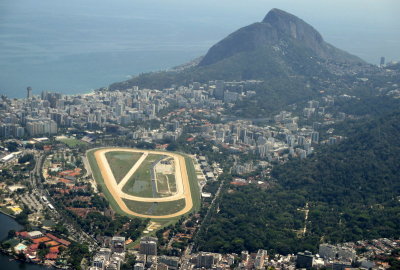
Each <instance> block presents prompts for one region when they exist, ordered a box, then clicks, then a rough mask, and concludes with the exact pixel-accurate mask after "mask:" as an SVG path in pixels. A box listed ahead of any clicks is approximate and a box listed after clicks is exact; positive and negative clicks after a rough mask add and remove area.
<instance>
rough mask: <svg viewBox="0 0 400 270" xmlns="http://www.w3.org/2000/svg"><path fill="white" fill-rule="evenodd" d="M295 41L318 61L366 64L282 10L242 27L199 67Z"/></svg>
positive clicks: (273, 11)
mask: <svg viewBox="0 0 400 270" xmlns="http://www.w3.org/2000/svg"><path fill="white" fill-rule="evenodd" d="M291 42H294V43H296V44H297V45H299V46H302V47H304V49H306V50H311V51H312V53H313V54H314V55H315V56H316V57H319V58H322V59H329V60H332V61H337V62H358V63H362V62H363V61H362V60H361V59H359V58H358V57H355V56H353V55H350V54H348V53H346V52H343V51H341V50H339V49H336V48H335V47H333V46H332V45H330V44H328V43H326V42H325V41H324V40H323V38H322V36H321V34H320V33H318V31H317V30H315V29H314V28H313V27H312V26H311V25H309V24H307V23H306V22H304V21H303V20H301V19H299V18H297V17H296V16H294V15H292V14H289V13H287V12H285V11H283V10H279V9H272V10H271V11H270V12H268V14H267V15H266V16H265V18H264V20H263V21H262V22H258V23H254V24H251V25H249V26H246V27H243V28H241V29H239V30H237V31H236V32H234V33H232V34H230V35H229V36H228V37H226V38H225V39H223V40H222V41H220V42H218V43H217V44H215V45H214V46H213V47H211V48H210V50H209V51H208V53H207V54H206V56H205V57H204V58H203V60H202V61H201V62H200V64H199V65H200V66H207V65H211V64H214V63H217V62H219V61H221V60H223V59H226V58H228V57H231V56H233V55H235V54H238V53H242V52H249V51H254V50H256V49H259V48H261V47H265V49H266V50H268V49H277V48H278V49H279V47H280V46H281V45H282V44H287V43H291Z"/></svg>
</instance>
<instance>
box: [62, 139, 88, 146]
mask: <svg viewBox="0 0 400 270" xmlns="http://www.w3.org/2000/svg"><path fill="white" fill-rule="evenodd" d="M59 141H60V142H62V143H65V144H66V145H67V146H68V147H71V148H73V147H76V146H79V145H86V144H87V143H86V142H83V141H81V140H78V139H75V138H66V139H60V140H59Z"/></svg>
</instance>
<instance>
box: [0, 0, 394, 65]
mask: <svg viewBox="0 0 400 270" xmlns="http://www.w3.org/2000/svg"><path fill="white" fill-rule="evenodd" d="M274 7H276V8H281V9H284V10H286V11H288V12H291V13H293V14H295V15H296V16H298V17H300V18H302V19H304V20H305V21H306V22H308V23H310V24H311V25H313V26H314V27H315V28H316V29H317V30H318V31H319V32H320V33H321V34H322V35H323V37H324V38H325V39H326V40H327V41H328V42H330V43H332V44H333V45H336V46H338V47H340V48H342V49H345V50H348V51H350V52H352V53H355V54H358V55H359V56H361V57H363V58H364V59H365V58H367V60H369V61H372V60H374V59H375V58H377V57H378V56H379V55H387V58H388V59H397V60H400V52H399V51H400V50H395V48H396V46H398V45H400V41H399V40H400V18H399V11H400V1H399V0H347V1H345V0H290V1H289V0H279V1H262V0H246V1H244V0H240V1H239V0H202V1H191V0H140V1H138V0H113V1H111V0H69V1H63V0H51V1H50V0H41V1H38V0H21V1H12V0H5V1H2V3H0V42H7V36H4V35H3V36H2V35H1V34H2V30H3V29H4V28H6V27H7V24H8V23H9V21H10V20H13V19H15V18H18V19H19V20H20V21H21V24H23V23H24V21H26V22H29V23H30V26H29V27H31V28H32V29H29V30H30V31H32V32H33V33H35V32H36V31H38V32H39V31H40V29H39V28H40V27H41V23H44V24H45V23H49V19H53V22H52V23H53V26H52V29H51V31H49V32H48V33H47V35H48V37H49V39H48V43H47V44H46V40H41V42H42V43H43V44H44V45H45V47H48V48H50V49H57V48H54V47H53V48H51V46H52V45H54V46H61V47H60V48H58V49H60V50H63V47H65V45H64V46H63V45H62V44H56V43H55V42H54V40H53V39H52V38H53V37H56V36H57V35H64V33H65V34H66V35H67V36H66V37H65V38H66V39H67V38H68V37H69V36H68V35H70V34H71V38H72V37H73V38H74V40H69V41H68V45H71V46H78V47H80V48H81V49H82V51H83V52H85V51H86V50H88V48H87V47H86V46H85V43H86V44H89V47H90V46H91V45H92V44H91V43H90V42H91V40H90V39H91V38H93V33H92V32H93V28H94V26H93V25H92V24H91V23H93V22H95V23H97V26H98V29H97V31H94V32H95V34H96V35H102V34H104V41H103V42H100V43H99V44H98V46H99V47H98V48H95V50H101V49H102V46H104V47H105V48H104V49H110V48H111V47H112V46H115V49H118V48H119V47H121V46H124V44H123V43H124V40H125V39H124V37H123V35H126V34H127V33H129V31H128V29H129V27H130V28H131V29H132V28H134V27H135V25H136V26H137V28H140V27H142V25H143V24H146V29H145V31H146V32H145V33H143V34H144V35H146V36H148V35H149V34H151V32H152V30H151V29H152V28H151V27H153V29H154V34H155V37H154V39H155V40H156V39H157V35H159V36H160V40H158V42H159V43H160V44H161V43H163V42H167V43H168V42H169V43H170V44H171V46H174V45H176V44H177V43H180V42H184V43H187V42H190V41H191V40H192V41H193V42H194V43H201V44H199V45H198V47H199V48H201V49H202V50H203V51H204V50H205V48H208V46H210V45H212V44H213V43H214V42H216V41H217V40H219V39H221V38H223V37H224V36H226V35H227V34H229V33H230V32H231V31H234V30H236V29H237V28H238V27H241V26H245V25H247V24H250V23H252V22H255V21H260V20H261V19H262V18H263V17H264V16H265V14H266V13H267V12H268V11H269V10H270V9H271V8H274ZM45 19H47V20H46V21H42V22H41V20H45ZM139 20H140V21H139ZM129 21H130V22H129ZM132 22H137V24H132ZM21 26H22V27H26V25H25V26H24V25H21ZM126 26H128V27H127V28H128V29H123V28H124V27H126ZM45 27H46V28H47V27H48V26H46V25H45ZM160 28H161V29H164V30H165V31H164V35H160V33H159V32H157V29H160ZM58 30H59V31H58ZM62 31H65V32H62ZM132 31H134V32H135V35H136V37H137V40H136V42H135V43H132V42H130V43H129V44H130V45H131V46H132V47H133V48H139V49H140V48H141V42H140V39H141V37H140V36H139V35H138V34H140V31H138V29H132ZM70 32H73V36H72V33H70ZM196 32H198V35H197V36H198V38H196ZM119 33H120V34H121V36H118V34H119ZM168 33H170V36H169V37H168V36H167V35H168ZM108 36H111V38H113V39H114V40H107V38H108ZM165 36H167V38H166V37H165ZM97 37H98V36H97ZM97 37H96V38H97ZM26 42H27V44H29V42H30V40H29V39H28V40H26ZM119 42H122V45H121V44H120V45H119V44H118V43H119ZM163 45H164V46H167V45H168V44H163ZM33 46H35V44H33ZM144 46H145V47H147V46H148V45H147V44H146V45H144ZM193 46H196V45H195V44H193ZM397 48H399V47H397ZM21 49H23V48H21ZM77 49H78V48H77ZM204 52H205V51H204ZM371 54H372V55H371ZM374 62H377V60H376V61H374Z"/></svg>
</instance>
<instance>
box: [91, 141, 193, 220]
mask: <svg viewBox="0 0 400 270" xmlns="http://www.w3.org/2000/svg"><path fill="white" fill-rule="evenodd" d="M111 151H125V152H135V153H138V152H139V153H143V155H142V157H143V156H145V155H146V156H147V155H148V154H157V155H166V156H170V157H172V158H173V159H174V161H175V181H176V189H177V192H176V193H175V194H174V195H172V196H169V197H162V198H144V197H138V196H133V195H129V194H126V193H124V192H122V187H123V186H124V185H123V184H121V183H122V181H121V183H120V184H117V182H116V180H115V177H114V175H113V173H112V171H111V167H110V165H109V163H108V160H107V158H106V156H105V154H106V153H107V152H111ZM94 156H95V159H96V162H97V165H98V166H99V169H100V172H101V175H102V177H103V180H104V183H105V185H106V187H107V189H108V190H109V192H110V193H111V195H112V196H113V197H114V200H115V201H116V202H117V204H118V206H119V207H120V208H121V210H122V211H123V212H125V213H127V214H129V215H134V216H139V217H145V218H173V217H177V216H180V215H183V214H185V213H187V212H189V211H190V210H191V209H192V207H193V201H192V194H191V192H190V183H189V177H188V174H187V170H186V163H185V158H184V157H183V156H182V155H179V154H175V153H169V152H162V151H149V150H138V149H129V148H101V149H98V150H95V152H94ZM142 157H141V158H142ZM143 160H144V159H143ZM143 160H142V161H141V162H143ZM138 162H139V161H138ZM138 162H137V163H138ZM137 163H136V164H137ZM136 164H135V166H133V167H136V168H135V170H134V168H133V167H132V169H131V170H130V171H129V172H128V174H129V175H133V173H134V172H135V171H136V170H137V168H138V167H139V165H140V164H139V165H138V166H136ZM125 177H126V176H125ZM125 177H124V179H125ZM124 179H123V180H124ZM126 181H127V180H126ZM126 181H125V182H126ZM122 198H124V199H128V200H133V201H139V202H171V201H176V200H180V199H185V207H184V208H183V209H181V210H180V211H178V212H176V213H174V214H168V215H163V216H154V215H145V214H139V213H135V212H133V211H132V210H130V209H129V208H128V207H127V206H126V204H125V203H124V201H123V200H122Z"/></svg>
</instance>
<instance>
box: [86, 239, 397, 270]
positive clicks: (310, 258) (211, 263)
mask: <svg viewBox="0 0 400 270" xmlns="http://www.w3.org/2000/svg"><path fill="white" fill-rule="evenodd" d="M117 239H119V240H117ZM124 240H125V239H123V238H121V237H113V238H112V242H111V243H112V244H111V245H112V246H113V245H115V243H116V241H117V242H118V241H120V243H121V244H120V249H115V248H111V249H110V248H101V249H100V251H99V252H97V253H96V255H95V256H94V259H93V266H92V267H91V268H90V269H91V270H100V269H102V270H104V269H106V270H107V269H113V270H114V269H119V268H115V267H116V265H119V264H117V263H115V262H114V263H113V261H115V260H118V259H115V258H120V257H123V256H124V255H121V254H122V253H123V248H122V247H123V244H122V243H123V242H124ZM399 246H400V241H399V240H390V239H387V238H381V239H376V240H372V241H358V242H349V243H343V244H338V245H331V244H321V245H320V247H319V252H318V254H312V253H311V252H309V251H304V252H299V253H297V254H296V255H294V254H289V255H279V254H276V255H269V254H268V252H267V251H266V250H263V249H260V250H258V251H257V252H254V253H249V252H247V251H242V252H241V253H240V254H236V253H232V254H219V253H210V252H198V253H192V254H186V253H185V254H184V255H182V256H181V257H177V256H166V255H158V254H157V238H155V237H149V236H146V237H142V238H141V240H140V246H139V249H138V251H134V253H133V254H134V256H135V261H136V263H135V265H134V268H133V269H134V270H158V269H162V270H168V269H172V270H177V269H185V270H190V269H214V270H224V269H267V268H272V269H293V270H294V269H311V268H313V269H321V268H323V269H334V270H344V269H386V268H388V264H387V262H385V261H384V260H383V259H382V256H383V255H385V254H390V252H391V251H392V250H394V249H396V248H399ZM361 249H363V251H362V252H358V253H357V250H361ZM113 257H114V259H113Z"/></svg>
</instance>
